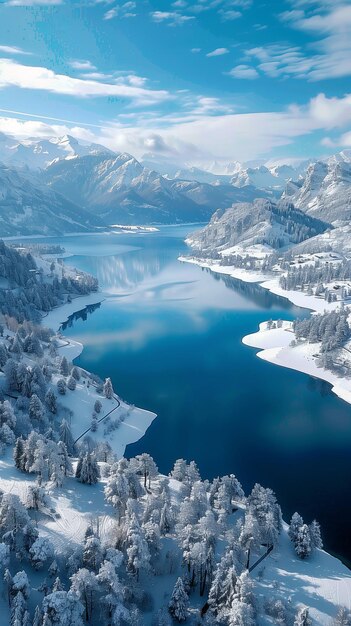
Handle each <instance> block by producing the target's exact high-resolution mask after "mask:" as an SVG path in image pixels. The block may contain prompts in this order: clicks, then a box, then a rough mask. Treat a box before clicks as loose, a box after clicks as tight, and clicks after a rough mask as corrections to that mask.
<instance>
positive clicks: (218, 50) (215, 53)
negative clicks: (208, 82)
mask: <svg viewBox="0 0 351 626" xmlns="http://www.w3.org/2000/svg"><path fill="white" fill-rule="evenodd" d="M228 53H229V50H228V48H216V49H215V50H212V52H208V53H207V54H206V56H207V57H220V56H223V54H228Z"/></svg>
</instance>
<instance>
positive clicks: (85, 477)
mask: <svg viewBox="0 0 351 626" xmlns="http://www.w3.org/2000/svg"><path fill="white" fill-rule="evenodd" d="M78 465H79V470H78ZM78 465H77V471H76V478H78V480H79V482H81V483H84V484H87V485H95V484H96V483H97V482H98V481H99V478H100V470H99V466H98V464H97V461H96V457H95V454H90V453H88V454H85V455H84V456H83V458H82V460H81V463H79V462H78ZM77 474H78V475H77Z"/></svg>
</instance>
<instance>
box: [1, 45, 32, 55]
mask: <svg viewBox="0 0 351 626" xmlns="http://www.w3.org/2000/svg"><path fill="white" fill-rule="evenodd" d="M0 52H4V54H25V55H28V56H31V55H32V52H27V51H26V50H23V49H22V48H19V47H18V46H0Z"/></svg>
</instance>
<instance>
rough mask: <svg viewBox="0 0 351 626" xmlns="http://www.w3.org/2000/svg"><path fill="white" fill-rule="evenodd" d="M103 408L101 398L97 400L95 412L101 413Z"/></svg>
mask: <svg viewBox="0 0 351 626" xmlns="http://www.w3.org/2000/svg"><path fill="white" fill-rule="evenodd" d="M101 409H102V404H101V402H100V400H95V404H94V411H95V413H100V412H101Z"/></svg>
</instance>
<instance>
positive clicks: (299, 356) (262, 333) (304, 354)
mask: <svg viewBox="0 0 351 626" xmlns="http://www.w3.org/2000/svg"><path fill="white" fill-rule="evenodd" d="M293 339H294V334H293V333H292V329H291V323H290V322H284V327H283V328H282V329H271V330H268V329H267V324H266V323H263V324H260V329H259V331H258V332H257V333H253V334H252V335H247V336H246V337H244V338H243V340H242V341H243V343H244V344H245V345H247V346H251V347H252V348H259V349H260V350H261V351H260V352H258V353H257V356H258V357H259V358H260V359H263V360H264V361H269V363H274V364H275V365H281V366H282V367H287V368H289V369H293V370H297V371H298V372H302V373H303V374H308V375H309V376H314V377H315V378H320V379H321V380H325V381H326V382H328V383H330V384H331V386H332V391H333V392H334V393H335V394H336V395H337V396H339V398H342V400H345V401H346V402H349V403H350V404H351V380H350V379H347V378H340V377H338V376H337V375H336V374H335V373H334V372H330V371H329V370H326V369H324V368H322V367H318V364H317V363H318V359H317V354H318V352H319V344H316V343H315V344H313V343H302V344H298V345H297V346H291V345H290V343H291V341H292V340H293Z"/></svg>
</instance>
